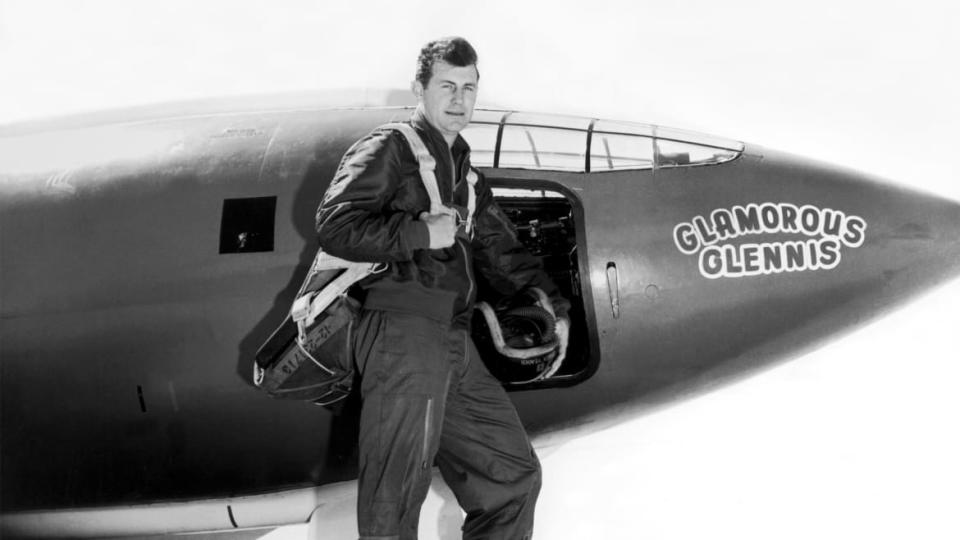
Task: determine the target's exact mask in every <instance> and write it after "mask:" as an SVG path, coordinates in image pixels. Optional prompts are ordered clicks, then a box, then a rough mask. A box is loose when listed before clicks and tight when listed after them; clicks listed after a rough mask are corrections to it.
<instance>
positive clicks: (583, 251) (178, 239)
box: [0, 109, 960, 513]
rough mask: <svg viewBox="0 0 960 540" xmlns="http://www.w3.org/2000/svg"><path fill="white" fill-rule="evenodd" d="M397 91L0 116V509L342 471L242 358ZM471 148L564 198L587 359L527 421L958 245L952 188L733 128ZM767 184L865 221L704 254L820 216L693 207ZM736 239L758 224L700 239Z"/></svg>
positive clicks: (868, 309) (659, 374) (623, 389)
mask: <svg viewBox="0 0 960 540" xmlns="http://www.w3.org/2000/svg"><path fill="white" fill-rule="evenodd" d="M408 116H409V111H408V110H403V109H371V110H365V109H358V110H299V111H280V112H247V113H236V114H232V113H224V114H216V115H197V116H190V117H171V118H167V119H156V120H149V121H139V122H130V123H112V124H106V125H98V126H87V127H77V128H71V129H61V130H52V131H46V132H42V133H32V132H31V133H21V134H17V133H13V134H10V133H8V134H6V135H3V136H0V149H2V150H0V152H2V155H0V213H2V215H0V265H2V267H0V279H2V285H0V299H2V312H0V325H2V326H0V336H2V340H0V355H2V422H0V426H2V505H3V512H4V513H8V512H19V511H25V510H37V509H53V508H77V507H104V506H116V505H129V504H136V503H149V502H156V501H171V500H184V499H202V498H209V497H221V496H230V495H237V494H245V493H260V492H268V491H271V490H279V489H283V488H285V487H290V486H298V485H311V484H312V485H319V484H324V483H329V482H334V481H339V480H347V479H350V478H353V474H354V465H353V464H352V460H351V457H350V456H351V454H352V449H353V448H352V444H353V443H352V441H351V440H350V439H349V437H340V436H339V435H338V434H339V433H340V432H341V431H342V430H345V429H347V428H345V427H344V426H345V424H347V423H349V422H350V421H351V420H350V419H349V418H345V417H337V416H334V415H332V414H331V413H330V412H329V411H327V410H326V409H323V408H320V407H316V406H313V405H310V404H307V403H299V402H283V401H275V400H271V399H270V398H268V397H267V396H266V395H264V394H262V393H259V392H258V391H257V390H256V389H255V388H254V387H253V386H252V384H251V383H250V373H251V365H252V359H253V353H254V352H255V351H256V349H257V347H258V346H259V345H260V344H261V343H262V342H263V341H264V340H265V339H266V337H267V336H268V335H269V333H270V332H271V331H272V330H273V329H274V328H275V327H276V325H277V324H279V322H280V321H281V320H282V318H283V316H284V313H285V312H286V310H287V309H289V305H290V301H291V299H292V297H293V294H294V293H295V292H296V288H297V287H298V286H299V280H300V279H302V276H303V272H304V271H305V267H306V265H308V264H309V262H310V260H311V259H312V257H313V255H314V252H315V249H316V242H315V239H314V223H313V220H314V213H315V211H316V208H317V205H318V203H319V201H320V199H321V197H322V195H323V193H324V191H325V189H326V187H327V185H328V183H329V181H330V179H331V178H332V176H333V173H334V171H335V169H336V167H337V164H338V162H339V160H340V157H341V156H342V155H343V153H344V151H345V150H346V149H347V148H348V147H349V145H350V144H352V143H353V142H354V141H355V140H357V139H358V138H360V137H361V136H363V135H364V134H365V133H367V132H369V131H370V130H371V129H372V128H373V127H375V126H377V125H380V124H382V123H385V122H388V121H395V120H404V119H406V118H407V117H408ZM483 171H484V173H485V174H486V176H487V178H488V179H489V180H490V182H491V183H492V184H494V185H497V186H510V187H536V188H550V189H553V190H556V191H560V192H561V193H564V194H565V195H566V196H567V197H568V198H569V199H570V200H571V202H572V204H573V205H574V206H575V207H577V211H578V217H579V220H578V223H577V233H576V234H577V245H578V250H579V261H580V262H579V264H580V273H581V280H582V287H583V290H582V291H581V292H582V295H583V300H584V306H585V312H586V320H587V324H588V325H589V327H590V328H589V329H588V330H587V334H588V335H589V337H590V344H589V347H588V350H589V354H590V355H592V358H591V361H592V362H593V365H594V368H595V370H593V371H592V373H591V374H590V376H589V377H587V378H585V379H584V380H581V381H579V382H577V383H576V384H572V385H556V386H554V387H549V385H547V386H548V387H546V388H541V389H535V390H527V391H521V392H514V393H512V394H511V397H512V398H513V399H514V401H515V403H516V405H517V408H518V410H519V412H520V415H521V417H522V419H523V421H524V424H525V425H526V426H527V427H528V429H529V430H530V431H531V432H533V433H535V434H536V433H543V432H546V431H552V430H557V429H561V428H564V427H567V426H571V425H576V424H582V423H586V422H603V421H604V419H607V420H610V419H613V418H617V417H619V415H621V414H623V413H631V414H633V413H635V412H636V411H638V410H642V409H643V408H644V407H649V406H652V405H657V404H661V403H664V402H666V401H669V400H670V399H673V398H675V397H677V396H678V395H679V394H681V393H685V392H688V391H691V390H695V389H703V388H705V387H709V386H711V385H713V384H715V383H716V382H717V381H723V380H726V379H728V378H729V377H731V376H735V375H738V374H742V373H747V372H749V371H751V370H753V369H756V368H758V367H760V366H763V365H767V364H769V363H771V362H773V361H777V360H780V359H783V358H786V357H788V356H790V355H793V354H796V353H798V352H801V351H802V350H804V349H805V348H807V347H810V346H811V345H812V344H815V343H817V342H818V341H820V340H822V339H824V338H826V337H828V336H831V335H834V334H836V333H837V332H839V331H842V330H844V329H848V328H850V327H852V326H854V325H856V324H858V323H861V322H862V321H864V320H866V319H869V318H870V317H872V316H873V315H875V314H877V313H879V312H880V311H882V310H883V309H885V308H887V307H889V306H891V305H893V304H895V303H897V302H899V301H901V300H903V299H906V298H908V297H909V296H910V295H912V294H913V293H915V292H917V291H919V290H921V289H923V288H926V287H929V286H931V285H933V284H935V283H937V282H940V281H942V280H943V279H945V278H947V277H950V276H952V275H953V274H954V273H955V272H956V271H957V268H958V261H960V258H958V253H960V250H958V243H957V241H956V240H957V232H958V229H960V206H958V205H957V204H955V203H954V202H951V201H945V200H941V199H938V198H936V197H934V196H929V195H925V194H921V193H916V192H912V191H908V190H906V189H903V188H899V187H895V186H892V185H889V184H884V183H880V182H878V181H875V180H873V179H870V178H865V177H864V176H863V175H860V174H857V173H855V172H852V171H846V170H842V169H838V168H834V167H831V166H827V165H823V164H819V163H815V162H811V161H806V160H802V159H799V158H795V157H792V156H789V155H785V154H781V153H777V152H772V151H768V150H765V149H762V148H758V147H754V146H750V145H748V146H747V147H746V148H745V151H744V152H743V153H742V155H741V156H740V157H738V158H737V159H735V160H733V161H730V162H728V163H723V164H717V165H703V166H691V167H676V168H663V169H655V170H624V171H610V172H596V173H563V172H552V171H543V170H520V169H500V168H484V169H483ZM253 197H276V214H275V220H274V224H273V227H274V237H273V249H272V250H271V251H266V252H257V253H220V244H221V238H220V236H221V228H222V226H223V223H222V220H223V213H224V204H225V203H224V201H225V200H228V199H242V198H253ZM784 204H786V205H792V206H794V207H796V208H797V209H798V210H800V209H802V208H804V207H807V206H809V207H813V208H815V209H817V210H823V209H830V210H834V211H839V212H842V214H843V216H846V217H847V218H850V216H855V217H858V218H860V219H861V220H862V221H863V222H864V224H865V227H863V230H862V231H861V232H862V234H861V236H862V238H860V240H861V242H860V244H859V245H857V246H855V247H853V246H849V245H847V244H845V243H844V242H843V241H842V239H839V240H837V239H835V240H836V241H835V243H836V244H837V247H836V248H835V249H834V248H831V247H828V248H826V253H824V252H823V251H822V250H821V251H820V252H819V255H817V256H816V257H815V258H817V259H818V260H819V261H820V263H822V264H821V266H824V268H818V269H814V268H806V269H801V268H799V267H796V265H794V266H795V267H792V268H790V269H789V270H782V271H775V272H769V273H763V271H761V272H759V273H757V275H752V276H741V277H727V276H718V275H717V274H718V273H719V272H721V270H720V269H719V268H720V267H721V266H723V269H724V270H725V271H726V272H728V273H731V272H732V273H736V270H737V268H740V269H741V270H743V269H744V268H745V267H746V269H754V270H756V269H757V268H763V267H762V266H758V265H762V263H761V262H758V259H756V257H760V256H761V255H758V256H754V255H752V253H761V254H762V253H763V251H762V250H763V247H762V246H763V245H764V244H766V245H767V247H768V248H769V246H770V245H771V244H774V243H778V242H779V243H784V242H794V241H809V240H817V239H822V238H823V234H809V233H808V232H803V231H802V230H797V231H791V230H789V229H790V227H789V226H787V225H784V224H783V223H780V224H779V225H778V227H770V230H769V231H768V232H759V231H757V232H752V233H749V234H742V235H739V236H737V237H735V238H727V239H726V240H724V239H722V238H720V237H719V236H720V234H719V232H718V231H717V227H716V223H715V222H712V221H711V215H712V214H713V213H714V212H715V211H717V210H726V211H728V212H727V213H729V214H730V215H734V210H733V209H734V208H735V207H742V208H744V209H748V208H749V205H757V211H758V212H762V211H763V208H764V207H763V206H762V205H767V207H766V208H767V211H768V212H769V215H767V217H768V218H769V219H771V220H772V219H773V217H772V216H773V212H774V210H770V208H777V209H779V211H780V214H779V215H778V216H777V219H778V220H779V221H781V222H782V221H784V220H787V221H789V220H790V215H789V211H788V212H787V214H788V215H786V216H785V215H783V209H784V208H785V207H784V206H783V205H784ZM723 213H724V212H720V214H723ZM757 215H758V216H760V218H761V219H762V216H763V214H762V213H758V214H757ZM832 216H833V217H834V219H839V218H838V217H837V215H836V214H833V215H832ZM697 217H700V218H703V219H702V220H700V221H698V220H696V219H695V218H697ZM821 217H822V216H821ZM720 219H721V222H722V220H723V218H722V217H721V218H720ZM796 219H797V223H799V220H801V219H802V217H800V216H798V217H797V218H796ZM807 219H808V220H812V217H810V215H808V216H807ZM684 224H687V226H684ZM801 225H802V224H800V225H797V227H798V228H800V227H801ZM698 226H700V227H701V228H700V229H699V232H697V227H698ZM762 226H763V225H762V224H761V227H762ZM721 228H722V227H721ZM857 228H858V225H853V226H852V229H853V230H848V231H846V232H848V233H849V236H850V238H849V240H850V243H851V244H855V243H856V241H857V240H858V238H857V230H856V229H857ZM730 230H731V229H728V230H727V236H731V235H730ZM691 231H693V232H691ZM739 232H743V231H739ZM711 233H713V234H715V235H717V238H715V239H713V240H712V243H711ZM694 243H696V244H698V245H697V246H696V249H693V246H692V244H694ZM743 243H754V244H757V245H758V246H759V247H757V248H756V249H755V250H753V249H752V248H751V249H749V250H748V252H747V255H743V252H742V251H739V252H736V253H737V255H736V257H733V258H730V259H729V260H726V259H724V260H723V261H721V259H720V258H718V257H731V255H730V253H733V251H723V250H720V251H717V250H713V251H711V253H712V254H713V255H708V256H704V255H702V252H703V251H704V249H706V248H709V247H710V246H717V248H719V247H720V246H722V245H725V244H730V245H733V246H739V245H741V244H743ZM681 248H684V249H687V250H688V251H692V252H691V253H686V252H684V251H683V249H681ZM810 249H818V248H810ZM717 253H720V254H721V255H717ZM831 254H832V255H831ZM737 257H739V263H738V260H737ZM744 257H746V258H748V259H750V260H749V261H745V260H744ZM701 260H703V261H704V263H703V264H705V265H706V268H705V270H706V273H705V272H704V271H702V269H701V266H702V264H701ZM738 264H739V266H738ZM826 266H832V267H830V268H826ZM614 278H615V279H614ZM348 416H349V415H348ZM347 431H349V430H347Z"/></svg>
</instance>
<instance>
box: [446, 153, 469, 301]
mask: <svg viewBox="0 0 960 540" xmlns="http://www.w3.org/2000/svg"><path fill="white" fill-rule="evenodd" d="M447 153H448V154H449V156H450V172H451V173H452V174H451V179H450V204H456V200H455V198H456V194H457V166H456V164H455V163H454V161H453V151H452V150H451V149H450V147H449V146H448V147H447ZM461 169H462V167H461ZM461 176H462V175H461ZM467 189H473V187H472V186H470V185H468V186H467ZM458 227H459V224H458ZM458 244H460V250H461V251H463V266H464V268H466V270H467V280H468V281H469V282H470V287H469V288H468V289H467V296H466V298H464V299H463V300H464V303H465V304H466V305H467V306H469V305H470V298H471V296H472V295H473V268H471V267H472V266H473V265H472V264H470V257H469V256H468V255H469V254H468V253H467V248H466V246H464V244H463V243H462V242H458Z"/></svg>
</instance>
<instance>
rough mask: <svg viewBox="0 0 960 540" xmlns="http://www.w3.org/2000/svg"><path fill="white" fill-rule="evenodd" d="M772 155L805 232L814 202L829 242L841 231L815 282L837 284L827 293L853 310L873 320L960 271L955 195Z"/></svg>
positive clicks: (827, 286)
mask: <svg viewBox="0 0 960 540" xmlns="http://www.w3.org/2000/svg"><path fill="white" fill-rule="evenodd" d="M767 157H768V158H770V159H769V161H768V165H770V166H771V170H770V171H769V172H772V173H774V175H776V172H782V173H784V175H783V178H787V180H786V181H784V182H783V183H780V184H778V187H779V189H781V190H783V192H785V193H788V194H791V196H787V197H782V199H784V200H792V201H794V202H795V203H796V209H797V213H798V217H797V228H798V229H800V232H801V233H803V232H804V231H803V229H804V228H805V227H806V225H809V224H811V223H815V222H816V220H817V216H816V215H815V213H814V210H816V212H818V213H819V218H820V220H821V223H820V229H818V231H817V234H819V238H820V239H821V240H820V241H821V242H827V243H829V238H830V235H831V234H834V235H835V248H836V249H835V251H836V260H834V258H833V256H832V253H831V252H830V251H829V250H828V252H827V253H826V254H824V253H821V254H820V257H821V258H820V260H821V262H822V263H824V264H823V265H822V266H821V268H820V269H819V270H820V271H818V272H815V273H816V274H819V278H818V280H817V286H814V287H811V289H816V290H819V291H821V292H825V291H831V290H832V291H833V293H832V295H828V296H825V297H824V300H825V301H827V302H837V305H838V306H843V307H844V308H846V307H851V306H849V304H848V302H849V303H852V304H858V306H857V307H858V308H859V309H854V310H850V311H848V313H859V315H858V317H861V318H860V320H867V319H868V318H869V317H870V315H873V314H877V313H879V312H882V311H884V310H885V309H886V308H888V307H892V306H893V305H896V304H898V303H900V302H901V301H903V300H906V299H909V298H910V297H911V296H913V295H914V294H916V293H918V292H921V291H923V290H924V289H927V288H929V287H932V286H935V285H937V284H939V283H942V282H944V281H946V280H947V279H950V278H952V277H954V276H956V275H958V274H960V203H958V202H957V201H953V200H950V199H947V198H944V197H941V196H938V195H935V194H931V193H926V192H922V191H919V190H916V189H913V188H911V187H909V184H906V183H902V182H901V183H897V182H890V181H887V180H885V179H881V178H877V177H874V176H871V175H868V174H864V173H860V172H856V171H851V170H846V169H842V168H837V167H833V166H830V165H824V164H816V165H811V164H810V162H809V161H805V162H804V161H800V160H799V159H798V160H796V161H795V160H793V159H791V158H789V157H786V156H775V155H773V154H772V153H771V154H768V155H767ZM778 157H779V158H782V159H778ZM762 169H764V168H763V167H761V170H762ZM774 183H777V182H774ZM782 210H783V209H781V213H780V218H783V217H784V215H783V214H784V212H783V211H782ZM834 213H835V214H834ZM761 218H762V214H761ZM808 218H809V219H808ZM801 236H804V235H802V234H801ZM804 237H805V238H808V237H806V236H804ZM824 238H826V239H827V240H823V239H824ZM807 241H808V242H809V240H807ZM831 264H832V265H833V267H831V266H830V265H831ZM798 277H799V276H798ZM798 283H803V281H802V280H800V281H798ZM806 285H807V286H810V285H811V283H806ZM801 286H802V285H801ZM828 309H829V308H828Z"/></svg>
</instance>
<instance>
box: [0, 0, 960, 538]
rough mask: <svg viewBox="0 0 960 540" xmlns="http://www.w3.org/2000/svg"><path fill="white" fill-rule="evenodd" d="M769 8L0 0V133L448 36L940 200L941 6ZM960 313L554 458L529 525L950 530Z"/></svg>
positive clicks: (954, 304) (908, 315)
mask: <svg viewBox="0 0 960 540" xmlns="http://www.w3.org/2000/svg"><path fill="white" fill-rule="evenodd" d="M782 4H786V3H782V2H769V1H754V2H742V1H728V2H716V1H706V0H703V1H696V0H687V1H677V2H674V1H660V2H649V1H629V2H626V1H625V2H610V1H602V0H592V1H590V2H520V1H517V0H512V1H503V0H497V1H489V2H483V3H480V2H445V3H440V2H428V1H424V0H406V1H403V2H395V1H394V2H388V1H381V0H366V1H364V2H356V3H354V2H347V1H341V2H337V3H332V2H319V1H316V2H308V1H303V0H298V1H278V0H272V1H270V2H267V1H240V0H231V1H221V0H216V1H198V0H191V1H187V0H162V1H133V0H116V1H108V0H59V1H52V0H0V124H2V123H8V122H13V121H18V120H23V119H28V118H36V117H42V116H49V115H57V114H64V113H73V112H80V111H87V110H96V109H102V108H112V107H125V106H130V105H138V104H145V103H153V102H162V101H169V100H177V99H185V98H196V97H206V96H221V95H235V94H251V93H262V92H281V91H301V90H310V89H324V88H360V87H401V88H406V87H407V85H408V83H409V81H410V79H411V78H412V76H413V69H414V60H415V57H416V53H417V51H418V49H419V47H420V45H422V44H423V43H424V42H425V41H427V40H429V39H431V38H433V37H437V36H440V35H451V34H459V35H463V36H465V37H467V38H468V39H470V40H471V41H472V42H473V44H474V45H475V46H476V48H477V50H478V51H479V54H480V66H479V67H480V72H481V90H480V92H481V94H480V95H481V101H483V102H486V103H491V104H497V105H501V106H506V107H511V108H517V109H521V110H531V111H544V112H562V113H573V114H583V115H590V116H597V117H602V118H614V119H623V120H639V121H645V122H651V123H660V124H665V125H669V126H674V127H681V128H688V129H695V130H699V131H704V132H707V133H714V134H717V135H724V136H729V137H733V138H737V139H741V140H745V141H748V142H754V143H759V144H762V145H765V146H769V147H773V148H778V149H783V150H788V151H791V152H795V153H797V154H801V155H806V156H811V157H815V158H818V159H823V160H826V161H831V162H835V163H839V164H843V165H847V166H851V167H854V168H857V169H861V170H864V171H869V172H872V173H876V174H879V175H881V176H883V177H886V178H890V179H893V180H896V181H897V182H901V183H904V184H908V185H911V186H913V187H917V188H920V189H925V190H932V191H935V192H938V193H940V194H943V195H945V196H948V197H951V198H954V199H957V200H960V164H958V163H960V160H958V159H957V158H956V156H957V155H958V151H957V147H958V146H960V137H958V133H960V99H958V97H960V58H958V53H960V7H958V4H956V3H955V2H949V1H942V2H939V1H932V0H916V1H913V2H909V3H896V4H893V3H883V2H861V1H857V2H841V1H838V0H831V1H823V0H812V1H804V2H790V3H789V4H791V5H787V6H784V5H782ZM481 6H482V7H481ZM958 310H960V284H958V283H956V282H954V283H952V284H950V285H948V286H946V287H944V288H941V289H939V290H937V291H936V292H934V293H933V294H931V295H928V296H926V297H923V298H922V299H920V300H919V301H917V302H915V303H914V304H912V305H910V306H908V307H907V308H904V309H902V310H900V311H898V312H896V313H894V314H892V315H891V316H889V317H887V318H885V319H882V320H881V321H879V322H877V323H875V324H872V325H871V326H868V327H867V328H865V329H862V330H861V331H858V332H856V333H854V334H852V335H850V336H847V337H845V338H843V339H840V340H837V341H835V342H833V343H831V344H830V345H828V346H826V347H824V348H822V349H821V350H819V351H816V352H814V353H811V354H808V355H806V356H804V357H803V358H800V359H798V360H796V361H794V362H791V363H789V364H786V365H784V366H781V367H779V368H776V369H773V370H771V371H768V372H766V373H763V374H761V375H759V376H756V377H754V378H752V379H749V380H747V381H744V382H742V383H739V384H737V385H734V386H731V387H727V388H724V389H722V390H719V391H717V392H714V393H712V394H709V395H706V396H703V397H700V398H698V399H695V400H691V401H688V402H684V403H681V404H678V405H676V406H674V407H671V408H668V409H666V410H664V411H662V412H659V413H656V414H652V415H648V416H645V417H642V418H639V419H637V420H634V421H632V422H630V423H628V424H625V425H621V426H618V427H616V428H614V429H611V430H608V431H605V432H602V433H599V434H596V435H593V436H590V437H586V438H583V439H581V440H578V441H576V442H573V443H570V444H567V445H565V446H563V447H561V448H560V449H558V450H556V451H555V452H553V453H551V454H550V455H548V456H546V457H545V459H544V467H545V475H546V480H545V486H544V491H543V493H542V496H541V502H540V506H539V510H538V515H537V538H540V539H547V540H554V539H584V538H644V539H654V540H673V539H703V538H711V539H724V538H736V539H737V540H746V539H765V540H767V539H770V538H777V539H794V538H795V539H810V538H818V539H834V538H836V539H849V538H871V539H886V538H889V539H893V538H897V539H901V538H923V539H925V540H929V539H940V538H943V539H946V538H958V537H960V522H958V520H957V519H956V511H957V508H958V502H960V488H958V487H957V486H960V460H958V459H957V456H960V440H958V437H960V435H958V430H957V425H958V412H960V397H958V396H960V392H958V391H957V389H956V387H957V384H958V383H957V381H958V380H960V378H958V375H960V368H958V367H957V357H958V354H957V349H958V341H957V337H956V336H957V332H956V329H955V325H954V324H953V323H954V322H955V321H956V320H957V317H956V312H957V311H958ZM424 537H426V538H429V537H430V536H428V535H426V534H425V535H424Z"/></svg>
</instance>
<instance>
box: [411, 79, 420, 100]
mask: <svg viewBox="0 0 960 540" xmlns="http://www.w3.org/2000/svg"><path fill="white" fill-rule="evenodd" d="M410 91H411V92H413V95H415V96H417V99H423V84H421V83H420V81H418V80H416V79H414V80H413V81H411V82H410Z"/></svg>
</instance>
